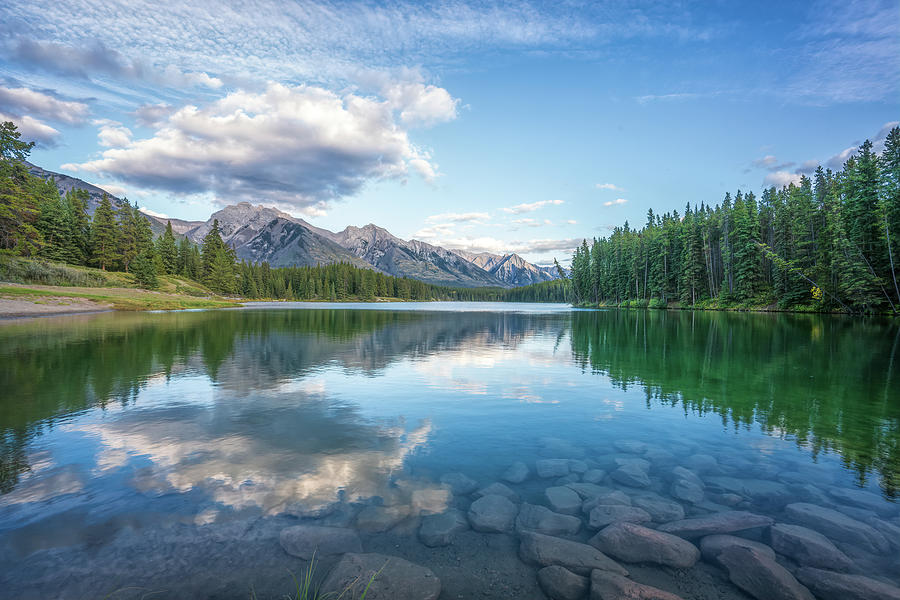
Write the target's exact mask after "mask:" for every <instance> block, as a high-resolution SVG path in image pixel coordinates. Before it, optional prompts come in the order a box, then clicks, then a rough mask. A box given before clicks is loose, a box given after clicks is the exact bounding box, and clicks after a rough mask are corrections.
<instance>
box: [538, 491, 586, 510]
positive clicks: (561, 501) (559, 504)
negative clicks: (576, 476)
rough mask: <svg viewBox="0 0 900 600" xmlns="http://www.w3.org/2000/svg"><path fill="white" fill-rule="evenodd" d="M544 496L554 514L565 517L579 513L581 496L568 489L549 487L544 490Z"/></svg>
mask: <svg viewBox="0 0 900 600" xmlns="http://www.w3.org/2000/svg"><path fill="white" fill-rule="evenodd" d="M544 496H545V497H546V498H547V502H549V503H550V507H551V508H552V509H553V510H555V511H556V512H560V513H563V514H565V515H577V514H578V513H579V512H581V496H579V495H578V494H577V493H576V492H575V490H573V489H572V488H570V487H565V486H555V487H549V488H547V489H546V490H544Z"/></svg>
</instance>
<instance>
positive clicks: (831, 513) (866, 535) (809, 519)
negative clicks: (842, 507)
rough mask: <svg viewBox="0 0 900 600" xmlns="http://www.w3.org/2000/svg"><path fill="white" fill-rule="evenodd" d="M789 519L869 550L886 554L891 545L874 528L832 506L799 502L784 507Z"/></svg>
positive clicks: (832, 537) (834, 538) (835, 538)
mask: <svg viewBox="0 0 900 600" xmlns="http://www.w3.org/2000/svg"><path fill="white" fill-rule="evenodd" d="M784 512H785V514H786V515H787V516H788V518H789V519H791V520H792V521H795V522H797V523H800V524H802V525H805V526H807V527H810V528H812V529H815V530H816V531H818V532H819V533H823V534H825V535H826V536H828V537H830V538H831V539H832V540H835V541H839V542H848V543H851V544H856V545H858V546H860V547H861V548H863V549H864V550H866V551H868V552H873V553H875V554H884V553H887V552H888V551H889V550H890V545H889V544H888V541H887V540H886V539H885V537H884V536H883V535H881V534H880V533H879V532H878V531H876V530H875V529H874V528H872V527H870V526H869V525H866V524H865V523H863V522H861V521H857V520H856V519H853V518H851V517H848V516H847V515H845V514H843V513H840V512H838V511H836V510H832V509H830V508H823V507H821V506H816V505H815V504H808V503H806V502H797V503H795V504H788V505H787V506H786V507H785V509H784Z"/></svg>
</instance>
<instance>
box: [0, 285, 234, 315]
mask: <svg viewBox="0 0 900 600" xmlns="http://www.w3.org/2000/svg"><path fill="white" fill-rule="evenodd" d="M84 289H85V288H74V289H65V288H59V287H57V288H53V289H46V288H43V289H41V288H32V287H20V286H9V285H0V298H11V299H14V300H38V301H39V300H40V299H41V298H61V299H65V298H82V299H85V300H91V301H93V302H97V303H100V304H104V305H109V306H111V307H112V308H114V309H116V310H184V309H190V308H226V307H229V306H238V303H236V302H233V301H231V300H221V299H215V298H195V297H191V296H180V295H176V294H163V293H159V292H147V291H144V290H136V289H122V288H107V289H103V288H98V289H97V290H96V291H93V290H91V291H89V292H87V291H83V290H84Z"/></svg>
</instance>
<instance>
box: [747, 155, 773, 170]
mask: <svg viewBox="0 0 900 600" xmlns="http://www.w3.org/2000/svg"><path fill="white" fill-rule="evenodd" d="M775 164H778V158H776V157H775V156H774V155H773V154H767V155H765V156H763V157H762V158H757V159H756V160H754V161H753V166H754V167H757V168H760V169H766V168H768V167H771V166H772V165H775Z"/></svg>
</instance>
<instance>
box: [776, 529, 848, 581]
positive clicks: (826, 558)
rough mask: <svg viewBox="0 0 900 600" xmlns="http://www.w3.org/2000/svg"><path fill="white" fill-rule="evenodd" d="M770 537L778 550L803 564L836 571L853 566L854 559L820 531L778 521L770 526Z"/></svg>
mask: <svg viewBox="0 0 900 600" xmlns="http://www.w3.org/2000/svg"><path fill="white" fill-rule="evenodd" d="M769 539H770V540H771V542H772V548H773V549H774V550H775V551H776V552H778V553H779V554H784V555H785V556H788V557H790V558H792V559H794V560H795V561H797V562H798V563H799V564H801V565H803V566H806V567H821V568H823V569H834V570H836V571H846V570H849V569H852V568H853V561H852V560H850V559H849V558H848V557H847V555H846V554H844V553H843V552H841V551H840V550H838V549H837V547H836V546H835V545H834V544H832V543H831V541H830V540H829V539H828V538H827V537H825V536H824V535H822V534H821V533H819V532H818V531H813V530H812V529H807V528H806V527H801V526H800V525H788V524H786V523H777V524H775V525H772V527H770V528H769Z"/></svg>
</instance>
